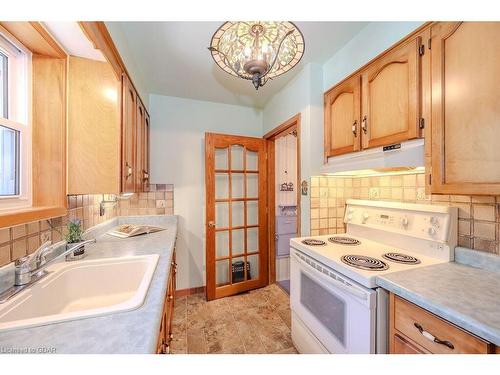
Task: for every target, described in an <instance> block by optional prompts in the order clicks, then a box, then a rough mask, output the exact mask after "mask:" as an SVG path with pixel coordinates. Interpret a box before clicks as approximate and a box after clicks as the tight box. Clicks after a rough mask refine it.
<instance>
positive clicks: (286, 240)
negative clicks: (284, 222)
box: [276, 234, 295, 257]
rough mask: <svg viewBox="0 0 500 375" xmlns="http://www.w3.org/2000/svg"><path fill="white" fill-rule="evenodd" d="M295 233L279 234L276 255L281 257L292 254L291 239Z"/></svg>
mask: <svg viewBox="0 0 500 375" xmlns="http://www.w3.org/2000/svg"><path fill="white" fill-rule="evenodd" d="M293 237H295V234H278V241H277V243H276V255H277V256H279V257H282V256H288V255H290V240H291V239H292V238H293Z"/></svg>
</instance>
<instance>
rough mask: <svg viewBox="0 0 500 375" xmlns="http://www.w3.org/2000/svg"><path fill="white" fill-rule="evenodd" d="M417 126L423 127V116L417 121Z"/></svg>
mask: <svg viewBox="0 0 500 375" xmlns="http://www.w3.org/2000/svg"><path fill="white" fill-rule="evenodd" d="M418 127H419V128H420V129H423V128H425V120H424V118H423V117H421V118H420V121H419V122H418Z"/></svg>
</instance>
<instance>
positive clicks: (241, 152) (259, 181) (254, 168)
mask: <svg viewBox="0 0 500 375" xmlns="http://www.w3.org/2000/svg"><path fill="white" fill-rule="evenodd" d="M266 147H267V146H266V140H264V139H261V138H251V137H242V136H234V135H226V134H214V133H205V184H206V259H207V261H206V267H207V268H206V275H207V280H206V281H207V286H206V291H207V299H208V300H212V299H216V298H221V297H226V296H230V295H233V294H237V293H241V292H244V291H247V290H250V289H255V288H260V287H263V286H265V285H267V283H268V248H267V212H266V207H267V169H266Z"/></svg>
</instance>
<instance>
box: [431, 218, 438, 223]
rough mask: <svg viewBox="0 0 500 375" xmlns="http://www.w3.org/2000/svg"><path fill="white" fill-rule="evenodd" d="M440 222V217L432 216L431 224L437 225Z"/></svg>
mask: <svg viewBox="0 0 500 375" xmlns="http://www.w3.org/2000/svg"><path fill="white" fill-rule="evenodd" d="M437 223H438V218H437V217H436V216H431V224H432V225H436V224H437Z"/></svg>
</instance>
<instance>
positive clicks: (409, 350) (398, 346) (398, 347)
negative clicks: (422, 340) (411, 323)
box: [393, 334, 425, 354]
mask: <svg viewBox="0 0 500 375" xmlns="http://www.w3.org/2000/svg"><path fill="white" fill-rule="evenodd" d="M393 340H394V354H425V352H423V351H421V350H420V349H417V348H416V347H415V346H414V345H412V344H411V343H410V342H408V341H406V340H405V339H404V338H402V337H401V336H399V335H398V334H395V335H394V338H393Z"/></svg>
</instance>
